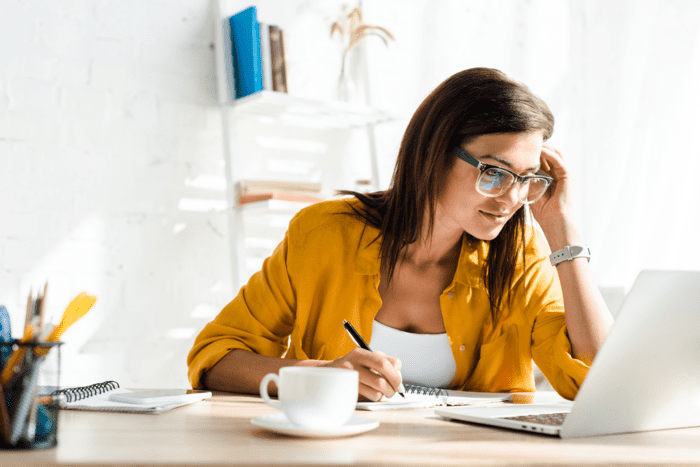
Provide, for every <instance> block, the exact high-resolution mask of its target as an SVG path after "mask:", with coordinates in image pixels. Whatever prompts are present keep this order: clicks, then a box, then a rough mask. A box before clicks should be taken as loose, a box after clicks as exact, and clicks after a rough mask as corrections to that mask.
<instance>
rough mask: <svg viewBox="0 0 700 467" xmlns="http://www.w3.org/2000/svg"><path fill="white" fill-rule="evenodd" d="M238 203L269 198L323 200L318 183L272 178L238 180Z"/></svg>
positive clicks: (299, 200)
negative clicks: (275, 179)
mask: <svg viewBox="0 0 700 467" xmlns="http://www.w3.org/2000/svg"><path fill="white" fill-rule="evenodd" d="M237 188H238V204H241V205H243V204H247V203H253V202H255V201H266V200H270V199H276V200H282V201H296V202H301V203H316V202H318V201H323V199H324V198H323V195H322V193H321V189H322V186H321V184H320V183H313V182H292V181H273V180H241V181H240V182H238V187H237Z"/></svg>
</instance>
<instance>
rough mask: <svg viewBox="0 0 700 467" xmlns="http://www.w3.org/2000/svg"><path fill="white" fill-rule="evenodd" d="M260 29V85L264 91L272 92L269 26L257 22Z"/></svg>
mask: <svg viewBox="0 0 700 467" xmlns="http://www.w3.org/2000/svg"><path fill="white" fill-rule="evenodd" d="M258 24H259V25H260V26H259V29H260V62H261V66H262V84H263V86H262V87H263V89H264V90H265V91H273V90H274V89H273V87H272V55H271V52H270V25H269V24H267V23H263V22H259V23H258Z"/></svg>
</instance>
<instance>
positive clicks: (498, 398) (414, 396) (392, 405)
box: [356, 384, 512, 410]
mask: <svg viewBox="0 0 700 467" xmlns="http://www.w3.org/2000/svg"><path fill="white" fill-rule="evenodd" d="M404 387H405V389H406V392H405V395H406V398H405V399H404V398H403V397H401V396H400V395H399V394H394V397H392V398H390V399H387V398H384V399H382V400H381V401H379V402H358V403H357V407H356V408H357V409H358V410H392V409H422V408H428V407H438V406H456V405H485V404H493V403H496V402H508V401H510V400H511V399H512V394H508V393H498V392H472V391H455V390H452V389H440V388H431V387H425V386H418V385H415V384H406V385H404Z"/></svg>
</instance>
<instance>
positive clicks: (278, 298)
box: [188, 68, 613, 400]
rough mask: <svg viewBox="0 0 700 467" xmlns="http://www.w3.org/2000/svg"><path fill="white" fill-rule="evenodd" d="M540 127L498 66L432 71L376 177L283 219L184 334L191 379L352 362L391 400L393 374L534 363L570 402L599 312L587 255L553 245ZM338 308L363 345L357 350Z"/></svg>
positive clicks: (557, 214) (552, 158)
mask: <svg viewBox="0 0 700 467" xmlns="http://www.w3.org/2000/svg"><path fill="white" fill-rule="evenodd" d="M553 123H554V119H553V117H552V114H551V112H550V111H549V109H548V107H547V105H546V104H545V103H544V102H543V101H541V100H540V99H539V98H537V97H536V96H534V95H533V94H532V93H531V92H530V91H529V90H528V88H527V87H525V86H524V85H522V84H520V83H518V82H515V81H513V80H511V79H510V78H508V77H506V76H505V75H504V74H503V73H501V72H499V71H497V70H491V69H483V68H477V69H470V70H466V71H463V72H460V73H457V74H455V75H454V76H452V77H450V78H449V79H447V80H446V81H445V82H443V83H442V84H441V85H440V86H438V87H437V88H436V89H435V90H434V91H433V92H432V93H431V94H430V95H429V96H428V97H427V98H426V99H425V101H423V103H422V104H421V105H420V107H419V108H418V110H417V111H416V113H415V114H414V116H413V118H412V119H411V121H410V123H409V125H408V128H407V129H406V132H405V134H404V138H403V141H402V143H401V147H400V150H399V154H398V159H397V163H396V168H395V172H394V177H393V181H392V185H391V187H390V188H389V189H388V190H387V191H385V192H378V193H371V194H367V195H364V194H359V193H354V195H355V196H354V197H353V198H344V199H336V200H331V201H326V202H322V203H318V204H315V205H313V206H310V207H308V208H306V209H304V210H302V211H301V212H300V213H299V214H297V215H296V216H295V218H294V219H293V220H292V221H291V222H290V225H289V230H288V231H287V234H286V236H285V239H284V241H283V242H282V243H281V244H280V245H279V246H278V247H277V249H276V250H275V252H274V253H273V254H272V256H270V258H268V259H267V260H266V261H265V263H264V265H263V268H262V271H260V272H259V273H257V274H255V275H253V276H252V277H251V279H250V281H249V282H248V284H247V285H245V286H244V287H242V288H241V290H240V292H239V294H238V296H237V297H236V298H235V299H234V300H233V301H232V302H231V303H229V304H228V305H227V306H226V307H225V308H224V309H223V310H222V311H221V313H220V314H219V315H218V316H217V317H216V318H215V319H214V320H213V321H212V322H211V323H209V324H207V325H206V327H205V328H204V329H203V330H202V332H201V333H200V334H199V336H198V337H197V339H196V341H195V344H194V347H193V348H192V350H191V352H190V354H189V357H188V365H189V378H190V382H191V383H192V385H193V387H207V388H209V389H216V390H223V391H233V392H242V393H257V392H258V385H259V383H260V381H261V379H262V377H263V376H264V375H265V374H267V373H271V372H277V371H278V370H279V368H280V367H283V366H289V365H306V366H330V367H342V368H352V369H355V370H357V371H358V372H359V374H360V387H359V393H360V397H361V398H365V399H368V400H379V399H380V398H381V397H382V396H386V397H391V396H393V394H394V393H395V391H396V389H397V388H398V387H399V385H400V384H401V382H402V374H401V373H403V381H405V382H410V383H415V384H421V385H424V386H431V387H438V386H440V387H448V388H452V389H462V390H471V391H489V392H520V391H534V390H535V387H534V378H533V367H532V360H533V359H534V361H535V363H536V364H537V366H538V367H539V368H540V369H541V371H542V372H543V373H544V375H545V376H546V377H547V379H548V380H549V382H550V383H551V384H552V385H553V387H554V388H555V389H556V390H557V391H558V392H559V393H560V394H561V395H562V396H564V397H566V398H569V399H573V398H574V397H575V395H576V392H577V391H578V388H579V386H580V384H581V383H582V381H583V379H584V377H585V375H586V372H587V369H588V365H590V362H591V361H592V360H593V358H594V357H595V354H596V352H597V351H598V349H599V348H600V346H601V344H602V343H603V340H604V339H605V336H606V335H607V333H608V331H609V329H610V327H611V326H612V321H613V320H612V317H611V315H610V313H609V312H608V310H607V308H606V306H605V303H604V302H603V300H602V297H601V295H600V293H599V291H598V288H597V287H596V284H595V281H594V280H593V277H592V275H591V270H590V268H589V264H588V258H586V257H584V256H579V257H575V258H573V259H567V258H568V257H569V255H567V254H566V251H567V250H566V249H565V247H568V246H571V247H572V249H571V250H574V251H576V250H581V249H580V248H579V249H577V248H574V247H575V246H580V245H581V238H580V236H579V232H578V229H577V227H576V225H575V224H574V221H573V215H572V212H571V200H570V192H571V176H570V174H569V172H568V171H567V169H566V166H565V164H564V161H563V159H562V157H561V154H560V153H559V152H558V151H556V150H555V149H553V148H551V147H549V146H547V145H545V144H544V142H545V141H546V140H547V139H548V138H549V137H550V136H551V134H552V131H553ZM526 204H529V210H530V212H531V213H532V215H534V218H535V219H536V221H537V222H538V223H539V225H540V226H541V231H542V232H543V233H544V236H545V237H546V241H545V239H544V238H542V236H541V234H540V233H538V230H537V229H535V228H533V226H532V225H531V224H532V223H531V222H529V221H528V219H529V218H530V216H529V215H528V213H527V211H526V210H525V209H524V205H526ZM547 243H548V246H547ZM548 247H549V248H551V251H553V252H555V257H556V258H558V259H556V260H555V261H553V262H557V261H561V262H559V263H558V264H557V265H556V266H554V265H553V264H552V262H550V258H548V253H549V251H547V249H548ZM583 251H584V252H585V251H587V250H583ZM562 258H563V260H562ZM343 320H347V321H348V322H350V323H351V324H352V325H353V326H354V327H355V328H356V329H357V331H358V332H359V333H360V335H362V336H363V337H364V339H365V340H366V341H368V343H369V344H370V346H371V347H372V348H373V350H374V352H368V351H364V350H362V349H357V348H355V345H354V343H353V341H352V340H351V339H350V338H349V337H348V335H347V334H346V332H345V330H344V328H343ZM397 354H402V355H403V358H397V357H398V355H397ZM428 369H429V371H428ZM400 370H401V373H400V372H399V371H400ZM426 375H427V376H426ZM426 378H427V379H426Z"/></svg>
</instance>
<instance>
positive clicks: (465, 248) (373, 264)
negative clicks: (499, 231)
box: [355, 226, 488, 287]
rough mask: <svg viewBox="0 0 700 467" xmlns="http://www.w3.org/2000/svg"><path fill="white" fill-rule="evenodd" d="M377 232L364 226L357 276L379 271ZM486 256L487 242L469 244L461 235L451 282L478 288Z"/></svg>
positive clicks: (356, 269) (358, 253) (356, 265)
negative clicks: (457, 260)
mask: <svg viewBox="0 0 700 467" xmlns="http://www.w3.org/2000/svg"><path fill="white" fill-rule="evenodd" d="M378 234H379V230H377V229H375V228H373V227H369V226H365V228H364V231H363V232H362V238H361V240H360V248H359V251H358V252H357V260H356V261H355V272H356V273H358V274H365V275H374V274H379V273H380V270H381V258H380V256H379V255H380V247H381V240H382V239H381V238H377V235H378ZM487 254H488V242H485V241H482V240H476V241H472V242H470V241H469V240H468V239H467V236H466V235H462V248H461V249H460V252H459V262H458V263H457V271H455V276H454V280H453V282H459V283H461V284H464V285H466V286H469V287H480V286H481V284H482V281H481V269H482V266H483V264H484V262H485V261H486V256H487Z"/></svg>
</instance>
